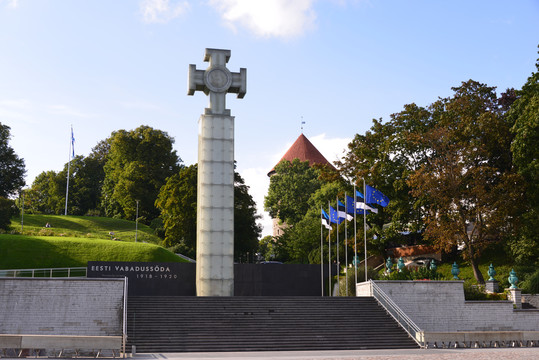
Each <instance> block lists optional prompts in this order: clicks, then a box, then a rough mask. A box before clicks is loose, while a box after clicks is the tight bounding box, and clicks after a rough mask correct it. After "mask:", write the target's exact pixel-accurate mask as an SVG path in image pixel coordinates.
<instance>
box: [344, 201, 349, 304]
mask: <svg viewBox="0 0 539 360" xmlns="http://www.w3.org/2000/svg"><path fill="white" fill-rule="evenodd" d="M344 212H345V213H346V220H345V221H344V264H345V265H346V274H345V281H346V286H345V289H346V293H345V294H346V295H345V296H348V201H346V192H345V193H344Z"/></svg>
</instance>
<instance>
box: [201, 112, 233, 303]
mask: <svg viewBox="0 0 539 360" xmlns="http://www.w3.org/2000/svg"><path fill="white" fill-rule="evenodd" d="M198 136H199V141H198V144H199V148H198V188H197V203H198V208H197V259H196V260H197V262H196V274H197V283H196V286H197V295H198V296H233V295H234V117H233V116H229V115H211V114H209V111H206V114H205V115H202V116H201V117H200V119H199V135H198Z"/></svg>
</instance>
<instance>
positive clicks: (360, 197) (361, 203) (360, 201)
mask: <svg viewBox="0 0 539 360" xmlns="http://www.w3.org/2000/svg"><path fill="white" fill-rule="evenodd" d="M363 199H364V197H363V194H362V193H360V192H359V191H357V190H356V209H358V210H357V211H360V212H358V214H363V211H364V210H367V211H371V212H373V213H375V214H378V209H376V208H373V207H372V206H369V205H367V204H365V202H364V201H363ZM367 214H368V213H367Z"/></svg>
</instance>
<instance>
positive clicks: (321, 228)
mask: <svg viewBox="0 0 539 360" xmlns="http://www.w3.org/2000/svg"><path fill="white" fill-rule="evenodd" d="M322 218H323V216H322V206H320V281H321V283H322V296H324V242H323V241H324V240H323V238H324V229H323V227H324V225H323V224H322Z"/></svg>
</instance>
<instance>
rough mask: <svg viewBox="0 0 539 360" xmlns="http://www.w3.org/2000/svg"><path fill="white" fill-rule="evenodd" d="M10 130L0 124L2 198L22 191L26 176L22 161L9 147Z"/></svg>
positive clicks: (0, 195)
mask: <svg viewBox="0 0 539 360" xmlns="http://www.w3.org/2000/svg"><path fill="white" fill-rule="evenodd" d="M10 130H11V128H10V127H9V126H7V125H3V124H2V123H0V197H4V198H7V197H10V196H13V195H15V194H16V193H17V192H18V191H20V189H22V187H23V186H24V184H25V182H24V175H25V174H26V169H25V167H24V160H23V159H20V158H19V157H18V156H17V154H15V151H14V150H13V148H11V146H9V139H10V137H11V136H10Z"/></svg>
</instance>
